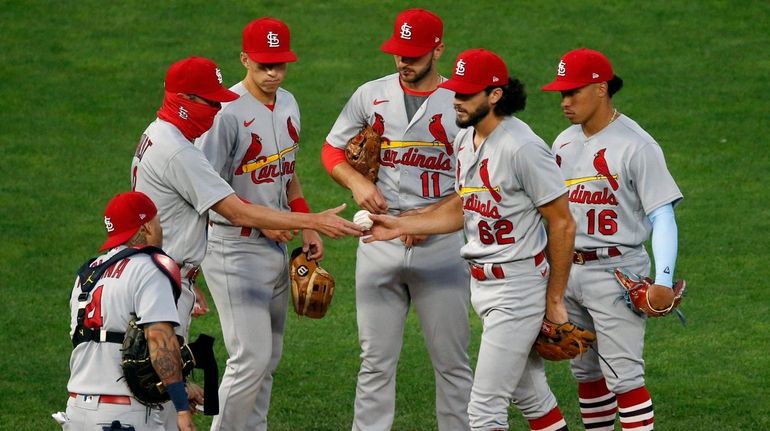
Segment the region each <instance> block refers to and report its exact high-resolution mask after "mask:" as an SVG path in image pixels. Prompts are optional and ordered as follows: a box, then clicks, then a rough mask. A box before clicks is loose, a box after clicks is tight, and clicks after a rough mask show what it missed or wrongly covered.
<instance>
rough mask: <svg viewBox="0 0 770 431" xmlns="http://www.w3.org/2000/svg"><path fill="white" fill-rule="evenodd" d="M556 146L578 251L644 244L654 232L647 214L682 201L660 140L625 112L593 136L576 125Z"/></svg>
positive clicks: (568, 130) (557, 140)
mask: <svg viewBox="0 0 770 431" xmlns="http://www.w3.org/2000/svg"><path fill="white" fill-rule="evenodd" d="M552 149H553V151H554V153H555V154H556V161H557V163H558V164H559V166H560V167H561V170H562V173H563V174H564V177H565V178H566V185H567V186H568V187H569V201H570V212H571V213H572V216H573V217H574V219H575V222H576V223H577V233H576V235H575V248H576V249H578V250H590V249H595V248H601V247H609V246H628V247H639V246H641V245H642V243H644V241H646V240H647V239H648V238H649V236H650V232H651V231H652V225H651V223H650V221H649V218H648V217H647V214H649V213H651V212H652V211H654V210H655V209H657V208H659V207H661V206H663V205H666V204H668V203H674V204H676V203H678V202H679V200H681V199H682V193H681V192H680V191H679V188H678V187H677V185H676V183H675V182H674V179H673V178H672V177H671V174H670V173H669V171H668V168H667V167H666V161H665V159H664V157H663V151H662V150H661V148H660V146H659V145H658V143H657V142H655V140H654V139H653V138H652V136H650V135H649V134H648V133H647V132H645V131H644V130H643V129H642V128H641V127H640V126H639V125H638V124H637V123H636V122H635V121H633V120H632V119H630V118H628V117H626V116H624V115H621V116H620V117H618V118H617V119H616V120H615V121H613V122H612V123H610V124H609V125H608V126H607V127H605V128H604V129H602V130H601V131H600V132H599V133H597V134H595V135H593V136H591V137H590V138H586V137H585V135H584V134H583V130H582V128H581V127H580V125H573V126H571V127H569V128H568V129H566V130H565V131H563V132H562V133H561V134H560V135H559V136H558V137H557V138H556V140H555V141H554V144H553V147H552Z"/></svg>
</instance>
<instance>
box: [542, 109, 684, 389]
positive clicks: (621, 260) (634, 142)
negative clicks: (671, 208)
mask: <svg viewBox="0 0 770 431" xmlns="http://www.w3.org/2000/svg"><path fill="white" fill-rule="evenodd" d="M552 148H553V151H554V153H555V154H556V160H557V163H558V164H559V165H560V166H561V169H562V172H563V173H564V177H565V178H566V184H567V185H568V187H569V189H570V191H569V200H570V211H571V212H572V215H573V217H574V218H575V221H576V223H577V233H576V237H575V248H576V249H577V250H581V251H586V250H588V251H596V254H597V255H598V257H599V259H596V260H593V261H590V262H589V261H586V262H585V263H579V264H576V265H573V266H572V270H571V272H570V278H569V284H568V287H567V291H566V294H565V304H566V306H567V311H568V312H569V315H570V320H571V321H574V322H575V323H577V324H579V325H581V326H583V327H586V328H588V329H591V330H594V331H595V332H596V335H597V349H598V351H599V353H600V354H601V355H602V356H603V357H604V358H605V359H606V360H607V362H608V363H609V364H610V366H611V367H612V371H610V370H609V368H607V367H606V366H605V365H604V364H602V363H601V362H600V361H599V358H598V357H597V355H596V353H594V352H588V353H587V354H585V355H583V356H581V357H579V358H576V359H574V360H573V361H572V370H573V373H574V374H575V376H576V378H577V380H578V381H579V382H593V381H597V380H599V379H601V378H602V377H603V378H605V379H606V382H607V387H608V388H609V389H610V390H611V391H613V392H615V393H626V392H628V391H631V390H633V389H636V388H639V387H642V386H644V384H645V382H644V360H643V350H644V333H645V318H644V317H641V316H638V315H636V314H635V313H633V312H632V311H631V310H630V309H629V308H628V307H627V306H626V305H625V304H624V303H623V301H618V300H617V298H618V292H619V289H620V287H619V286H618V283H617V282H616V281H615V279H614V277H613V276H612V274H611V270H612V269H614V268H617V267H622V268H624V269H626V270H629V271H632V272H635V273H640V274H644V275H646V274H647V273H648V272H649V269H650V259H649V256H648V254H647V252H646V250H645V249H644V246H643V243H644V241H646V240H647V239H648V237H649V235H650V232H651V224H650V221H649V218H648V217H647V214H649V213H650V212H652V211H653V210H655V209H657V208H659V207H661V206H662V205H665V204H668V203H674V204H676V203H678V202H679V200H681V199H682V193H681V192H680V190H679V188H678V187H677V185H676V183H675V182H674V180H673V178H672V177H671V174H670V173H669V171H668V169H667V168H666V162H665V159H664V157H663V152H662V150H661V148H660V146H659V145H658V144H657V143H656V142H655V140H654V139H653V138H652V137H651V136H650V135H649V134H648V133H647V132H645V131H644V130H643V129H642V128H641V127H640V126H639V125H638V124H637V123H636V122H635V121H633V120H631V119H630V118H628V117H626V116H625V115H620V116H619V117H618V118H617V119H616V120H615V121H612V122H611V123H610V124H609V125H608V126H607V127H605V128H604V129H602V130H601V131H599V132H598V133H596V134H594V135H592V136H590V137H589V138H586V137H585V135H584V134H583V131H582V128H581V127H580V126H579V125H573V126H570V127H569V128H567V129H566V130H565V131H563V132H562V133H561V134H560V135H559V136H558V137H557V138H556V140H555V141H554V144H553V147H552ZM589 310H590V311H589ZM616 374H617V375H616Z"/></svg>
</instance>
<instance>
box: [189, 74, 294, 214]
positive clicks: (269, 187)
mask: <svg viewBox="0 0 770 431" xmlns="http://www.w3.org/2000/svg"><path fill="white" fill-rule="evenodd" d="M230 90H231V91H233V92H236V93H238V94H239V95H241V96H243V97H241V98H239V99H237V100H235V101H233V102H230V103H226V104H224V105H223V107H222V110H221V111H220V112H219V113H218V114H217V118H216V121H215V122H214V125H213V126H212V127H211V129H210V130H209V131H208V132H206V134H204V135H203V136H201V137H200V138H198V139H197V140H196V143H195V145H196V146H197V147H198V148H200V149H201V151H202V152H203V153H204V154H205V155H206V158H207V159H208V160H209V161H210V162H211V164H212V166H213V167H214V170H216V171H217V172H218V173H219V175H220V176H221V177H222V178H223V179H225V181H227V182H228V183H229V184H230V185H231V186H232V188H233V189H234V190H235V192H236V193H237V194H238V196H239V197H242V198H244V199H246V200H248V201H249V202H251V203H254V204H257V205H264V206H267V207H270V208H275V209H280V210H284V211H288V210H289V203H288V201H287V197H286V189H287V187H288V184H289V181H291V178H292V175H293V174H294V166H295V161H296V154H297V151H298V149H299V133H300V117H299V107H298V106H297V102H296V100H295V99H294V96H293V95H292V94H291V93H289V92H288V91H286V90H284V89H283V88H279V89H278V91H277V92H276V96H275V97H276V101H275V104H274V106H273V109H272V110H271V109H270V108H268V107H267V106H265V105H264V104H262V103H261V102H259V101H258V100H257V99H256V98H254V97H253V96H251V95H250V94H249V92H248V91H247V90H246V87H244V86H243V83H242V82H239V83H238V84H236V85H234V86H233V87H232V88H230ZM209 217H211V220H212V221H214V222H217V223H226V224H229V222H227V220H226V219H225V218H224V217H222V216H221V215H219V214H217V213H215V212H213V211H212V212H211V213H210V214H209Z"/></svg>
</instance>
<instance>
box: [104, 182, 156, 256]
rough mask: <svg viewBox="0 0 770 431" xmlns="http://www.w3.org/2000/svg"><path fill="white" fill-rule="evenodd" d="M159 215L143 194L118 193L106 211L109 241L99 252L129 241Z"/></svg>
mask: <svg viewBox="0 0 770 431" xmlns="http://www.w3.org/2000/svg"><path fill="white" fill-rule="evenodd" d="M157 214H158V208H157V207H155V204H154V203H153V202H152V200H150V198H148V197H147V195H146V194H144V193H142V192H128V193H118V194H117V195H115V197H113V198H112V200H111V201H110V202H109V203H108V204H107V208H105V210H104V227H105V228H106V229H107V241H105V242H104V244H102V248H100V249H99V250H100V251H102V250H107V249H109V248H112V247H117V246H119V245H121V244H123V243H124V242H126V241H128V240H129V239H130V238H131V237H132V236H134V234H136V233H137V232H138V231H139V228H140V227H142V225H143V224H145V223H147V222H149V221H150V220H152V219H153V218H155V216H156V215H157Z"/></svg>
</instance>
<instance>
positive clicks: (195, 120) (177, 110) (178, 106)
mask: <svg viewBox="0 0 770 431" xmlns="http://www.w3.org/2000/svg"><path fill="white" fill-rule="evenodd" d="M220 109H221V108H220V107H213V106H209V105H204V104H203V103H198V102H193V101H192V100H188V99H185V98H184V97H182V96H178V95H177V94H176V93H171V92H169V91H167V92H166V95H165V97H164V98H163V106H161V107H160V110H159V111H158V118H160V119H161V120H166V121H168V122H169V123H171V124H173V125H175V126H176V127H177V128H178V129H179V131H180V132H182V134H183V135H184V137H185V138H187V139H188V140H190V141H193V140H194V139H195V138H197V137H198V136H200V135H202V134H204V133H205V132H206V131H207V130H208V129H210V128H211V125H212V124H214V116H215V115H217V112H219V110H220Z"/></svg>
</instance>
